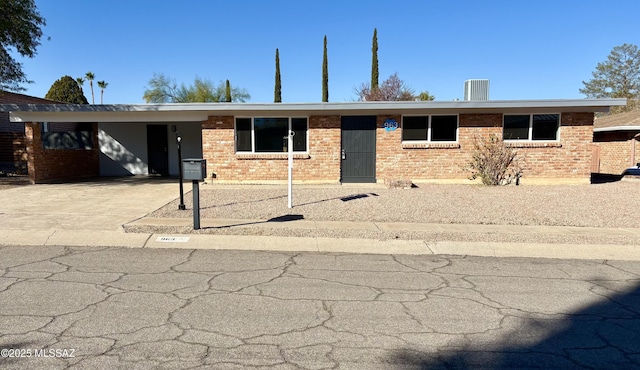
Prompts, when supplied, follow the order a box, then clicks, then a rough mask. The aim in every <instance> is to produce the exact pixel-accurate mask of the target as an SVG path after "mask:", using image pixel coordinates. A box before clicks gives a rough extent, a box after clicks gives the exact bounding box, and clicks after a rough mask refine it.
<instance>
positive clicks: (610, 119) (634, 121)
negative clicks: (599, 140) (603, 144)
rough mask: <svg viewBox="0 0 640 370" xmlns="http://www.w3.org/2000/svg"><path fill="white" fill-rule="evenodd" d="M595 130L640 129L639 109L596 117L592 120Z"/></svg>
mask: <svg viewBox="0 0 640 370" xmlns="http://www.w3.org/2000/svg"><path fill="white" fill-rule="evenodd" d="M593 130H594V131H595V132H604V131H636V130H638V131H640V110H632V111H630V112H624V113H618V114H611V115H608V116H603V117H597V118H596V120H595V121H594V122H593Z"/></svg>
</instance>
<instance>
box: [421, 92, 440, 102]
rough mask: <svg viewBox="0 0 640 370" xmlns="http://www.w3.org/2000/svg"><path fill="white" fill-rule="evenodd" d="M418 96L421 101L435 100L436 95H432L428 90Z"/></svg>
mask: <svg viewBox="0 0 640 370" xmlns="http://www.w3.org/2000/svg"><path fill="white" fill-rule="evenodd" d="M417 98H418V99H419V100H421V101H431V100H435V98H436V96H435V95H431V94H429V92H428V91H422V92H421V93H420V94H419V95H418V96H417Z"/></svg>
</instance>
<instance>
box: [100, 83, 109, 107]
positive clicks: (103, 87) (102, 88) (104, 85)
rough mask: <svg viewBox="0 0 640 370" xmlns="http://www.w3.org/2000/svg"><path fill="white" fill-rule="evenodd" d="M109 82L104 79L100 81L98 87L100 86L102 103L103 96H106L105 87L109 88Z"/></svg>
mask: <svg viewBox="0 0 640 370" xmlns="http://www.w3.org/2000/svg"><path fill="white" fill-rule="evenodd" d="M108 84H109V83H107V82H104V81H98V87H99V88H100V104H102V97H103V96H104V89H106V88H107V85H108Z"/></svg>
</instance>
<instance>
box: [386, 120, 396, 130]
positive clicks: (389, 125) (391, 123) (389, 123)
mask: <svg viewBox="0 0 640 370" xmlns="http://www.w3.org/2000/svg"><path fill="white" fill-rule="evenodd" d="M397 128H398V121H396V120H395V119H393V118H387V119H386V120H384V129H385V130H386V131H395V130H396V129H397Z"/></svg>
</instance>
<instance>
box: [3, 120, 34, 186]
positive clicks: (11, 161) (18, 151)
mask: <svg viewBox="0 0 640 370" xmlns="http://www.w3.org/2000/svg"><path fill="white" fill-rule="evenodd" d="M23 127H24V126H23ZM0 165H3V166H7V167H8V168H11V169H12V170H15V172H16V173H18V174H25V175H26V173H27V144H26V140H25V136H24V132H0Z"/></svg>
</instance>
